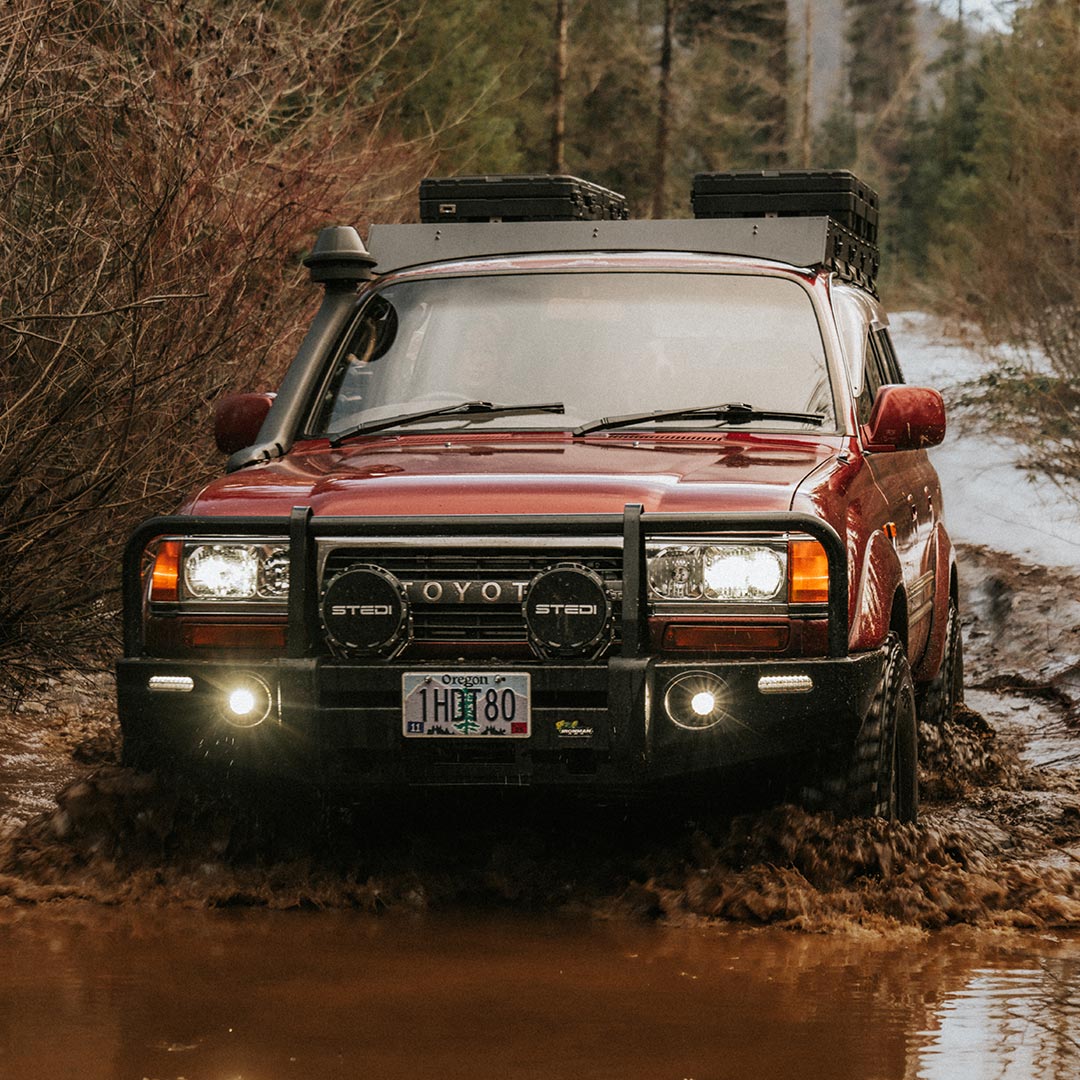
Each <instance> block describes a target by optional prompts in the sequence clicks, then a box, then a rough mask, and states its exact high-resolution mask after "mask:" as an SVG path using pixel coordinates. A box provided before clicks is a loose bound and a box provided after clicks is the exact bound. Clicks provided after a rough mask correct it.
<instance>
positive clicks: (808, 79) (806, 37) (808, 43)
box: [800, 0, 814, 169]
mask: <svg viewBox="0 0 1080 1080" xmlns="http://www.w3.org/2000/svg"><path fill="white" fill-rule="evenodd" d="M813 80H814V9H813V6H812V4H811V0H806V9H805V19H804V21H803V94H802V131H801V132H800V134H801V136H802V140H801V141H802V167H803V168H804V169H809V168H810V167H811V165H812V164H813V163H812V162H811V160H810V157H811V154H812V153H813V150H812V148H811V143H812V132H811V117H810V99H811V96H812V94H813Z"/></svg>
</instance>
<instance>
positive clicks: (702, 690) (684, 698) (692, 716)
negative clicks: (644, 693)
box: [664, 671, 729, 730]
mask: <svg viewBox="0 0 1080 1080" xmlns="http://www.w3.org/2000/svg"><path fill="white" fill-rule="evenodd" d="M728 697H729V695H728V688H727V684H726V683H725V682H724V681H723V679H719V678H717V677H716V676H715V675H712V674H710V673H709V672H708V671H685V672H683V674H682V675H679V676H677V677H676V678H674V679H672V680H671V682H670V683H669V684H668V688H667V691H666V693H665V694H664V711H665V712H666V713H667V714H668V717H669V718H670V719H671V722H672V723H673V724H675V725H677V726H678V727H681V728H688V729H691V730H701V729H703V728H710V727H713V725H715V724H718V723H719V722H720V721H721V720H722V719H723V718H724V717H725V716H727V715H728V713H727V707H726V706H727V703H728Z"/></svg>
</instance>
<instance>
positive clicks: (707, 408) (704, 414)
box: [574, 401, 825, 435]
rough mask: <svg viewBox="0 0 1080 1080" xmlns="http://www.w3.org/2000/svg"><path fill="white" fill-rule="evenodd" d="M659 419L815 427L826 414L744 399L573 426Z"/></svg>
mask: <svg viewBox="0 0 1080 1080" xmlns="http://www.w3.org/2000/svg"><path fill="white" fill-rule="evenodd" d="M660 420H722V421H723V422H724V423H725V424H749V423H751V422H753V421H754V420H792V421H794V422H796V423H799V424H814V425H815V426H817V425H820V424H822V423H823V422H824V420H825V414H824V413H801V412H779V411H776V410H773V409H755V408H754V407H753V405H747V404H746V402H745V401H729V402H727V403H726V404H724V405H703V406H701V407H699V408H696V409H665V410H661V411H659V412H645V413H628V414H626V415H625V416H605V417H604V418H603V419H601V420H593V421H592V422H591V423H588V424H582V425H581V427H578V428H574V434H575V435H588V434H589V433H590V432H592V431H606V430H607V429H609V428H620V427H632V426H633V425H634V424H643V423H645V422H646V421H660Z"/></svg>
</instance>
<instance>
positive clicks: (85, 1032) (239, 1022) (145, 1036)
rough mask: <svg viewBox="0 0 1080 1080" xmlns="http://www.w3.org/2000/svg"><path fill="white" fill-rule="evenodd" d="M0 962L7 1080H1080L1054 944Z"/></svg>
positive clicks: (345, 946) (506, 937)
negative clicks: (744, 1079) (128, 1079)
mask: <svg viewBox="0 0 1080 1080" xmlns="http://www.w3.org/2000/svg"><path fill="white" fill-rule="evenodd" d="M1036 951H1037V955H1036ZM0 971H2V972H3V979H0V1075H4V1076H11V1077H20V1078H24V1080H33V1078H37V1077H40V1078H49V1080H52V1078H59V1077H66V1076H72V1077H75V1076H78V1077H80V1078H85V1080H93V1078H98V1077H101V1078H120V1077H135V1078H138V1077H155V1078H178V1077H185V1078H187V1080H197V1078H202V1077H206V1078H212V1080H225V1078H241V1077H242V1078H244V1080H262V1078H276V1077H319V1078H329V1077H359V1076H365V1077H386V1078H393V1077H409V1078H414V1077H427V1076H433V1077H434V1076H438V1077H470V1078H472V1077H496V1076H497V1077H503V1078H515V1077H545V1078H559V1077H574V1078H580V1077H619V1078H622V1080H629V1078H633V1077H642V1078H646V1077H647V1078H649V1080H656V1078H663V1077H673V1078H687V1077H691V1078H694V1080H707V1078H724V1077H732V1078H734V1077H740V1078H741V1077H749V1076H760V1077H770V1078H778V1080H779V1078H784V1077H792V1078H796V1077H797V1078H799V1080H816V1078H821V1080H843V1078H846V1077H851V1078H855V1077H858V1078H859V1080H875V1078H880V1080H908V1078H914V1077H919V1078H925V1080H939V1078H942V1080H944V1078H947V1080H967V1078H971V1080H979V1078H982V1077H991V1076H993V1077H999V1078H1006V1080H1027V1078H1030V1077H1034V1076H1039V1077H1041V1078H1058V1077H1061V1078H1065V1077H1075V1076H1076V1075H1077V1073H1078V1072H1080V1052H1078V1049H1077V1046H1078V1043H1077V1039H1078V1037H1080V993H1078V991H1077V985H1078V984H1077V979H1078V977H1080V939H1077V938H1070V937H1054V936H1043V937H1040V938H1038V939H1037V940H1033V939H1020V938H1017V937H1014V936H1006V937H1001V938H996V939H990V940H988V939H987V938H986V936H985V935H983V936H981V937H979V938H976V937H974V936H971V935H961V936H936V937H933V938H929V939H928V938H924V937H908V936H905V935H900V936H885V937H882V936H876V935H875V936H871V935H865V936H863V935H860V936H855V937H853V936H834V937H828V938H822V937H808V936H803V935H793V934H786V933H781V932H776V931H748V930H733V929H726V930H718V929H712V930H706V929H700V930H699V931H697V932H692V933H687V932H686V930H685V929H682V930H673V929H670V928H662V927H642V926H639V925H634V924H627V923H603V924H596V923H590V922H581V921H570V922H568V921H566V920H544V919H537V918H535V917H533V918H529V919H523V918H514V917H511V916H507V915H506V914H501V915H486V916H485V915H477V916H474V917H471V918H470V917H468V916H465V917H461V916H456V917H455V918H454V919H453V920H448V919H445V918H438V917H431V916H426V917H424V918H413V917H402V918H398V917H394V918H384V919H372V918H370V917H367V916H364V915H361V914H356V913H346V912H335V913H308V914H300V913H291V914H290V913H272V912H269V913H268V912H244V913H234V914H229V913H220V912H218V913H213V912H176V911H171V912H169V913H167V914H166V913H163V912H154V911H146V910H142V911H126V912H109V911H104V910H102V909H81V910H80V909H75V910H73V909H68V910H67V911H65V912H63V913H55V912H50V911H49V910H47V909H41V908H38V909H35V910H29V911H24V912H11V911H9V912H8V913H7V914H6V915H5V916H4V917H3V918H2V919H0Z"/></svg>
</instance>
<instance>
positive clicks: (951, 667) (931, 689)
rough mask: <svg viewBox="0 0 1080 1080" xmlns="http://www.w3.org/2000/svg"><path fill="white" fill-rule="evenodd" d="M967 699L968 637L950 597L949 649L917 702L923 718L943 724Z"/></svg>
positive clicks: (925, 721)
mask: <svg viewBox="0 0 1080 1080" xmlns="http://www.w3.org/2000/svg"><path fill="white" fill-rule="evenodd" d="M963 703H964V640H963V637H962V635H961V633H960V611H959V608H958V607H957V604H956V601H955V600H953V599H952V598H951V597H950V599H949V611H948V615H947V616H946V621H945V653H944V655H943V656H942V658H941V667H940V668H939V669H938V673H937V675H935V676H934V678H933V679H931V681H930V682H928V683H927V684H926V685H925V686H923V687H920V688H919V692H918V694H917V695H916V699H915V706H916V710H915V711H916V713H917V715H918V717H919V722H920V723H923V724H930V725H932V726H933V727H941V726H943V725H944V724H945V722H946V721H947V720H949V719H950V718H951V717H952V715H953V712H954V711H955V710H956V707H957V706H958V705H962V704H963Z"/></svg>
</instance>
